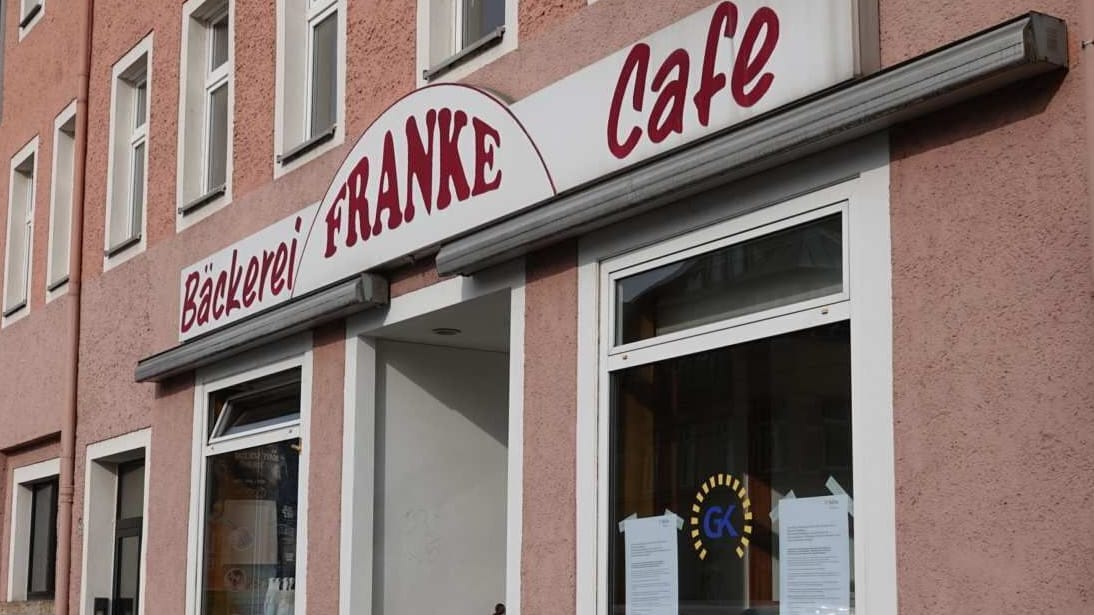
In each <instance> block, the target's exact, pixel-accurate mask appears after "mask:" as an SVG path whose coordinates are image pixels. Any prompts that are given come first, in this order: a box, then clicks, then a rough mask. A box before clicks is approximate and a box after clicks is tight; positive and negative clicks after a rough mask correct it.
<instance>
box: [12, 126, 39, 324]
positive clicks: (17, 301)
mask: <svg viewBox="0 0 1094 615" xmlns="http://www.w3.org/2000/svg"><path fill="white" fill-rule="evenodd" d="M37 161H38V137H35V138H34V139H33V140H31V142H30V143H28V144H27V145H26V146H25V147H24V148H23V149H22V150H21V151H20V152H19V153H18V154H16V155H15V157H14V158H12V160H11V182H10V187H9V197H8V234H7V244H6V245H7V250H6V252H5V261H4V262H5V271H4V319H5V324H6V323H7V322H10V321H9V320H8V319H11V318H13V317H15V316H18V315H22V314H25V313H26V312H27V308H28V304H29V299H30V297H29V289H30V271H31V254H32V247H33V240H34V176H35V175H36V172H37V168H38V166H37Z"/></svg>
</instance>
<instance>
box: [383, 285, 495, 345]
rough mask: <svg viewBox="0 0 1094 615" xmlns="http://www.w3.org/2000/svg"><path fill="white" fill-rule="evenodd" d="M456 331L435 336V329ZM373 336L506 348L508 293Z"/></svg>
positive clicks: (408, 322)
mask: <svg viewBox="0 0 1094 615" xmlns="http://www.w3.org/2000/svg"><path fill="white" fill-rule="evenodd" d="M437 329H441V330H445V329H448V330H451V329H457V330H459V333H458V334H455V335H438V334H437V333H436V332H435V330H437ZM375 335H376V337H379V338H383V339H390V340H398V341H403V342H414V343H419V344H432V345H434V346H454V347H458V348H474V349H477V350H491V351H495V352H508V351H509V292H508V291H506V292H500V293H495V294H492V295H486V296H485V297H479V298H477V299H472V300H470V301H464V302H463V303H458V304H456V305H453V306H450V307H447V308H444V309H442V310H437V311H436V312H430V313H428V314H424V315H422V316H418V317H417V318H411V319H410V320H405V321H403V322H399V323H396V324H393V325H390V326H388V327H384V328H383V329H381V330H379V331H377V332H376V334H375Z"/></svg>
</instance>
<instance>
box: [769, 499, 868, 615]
mask: <svg viewBox="0 0 1094 615" xmlns="http://www.w3.org/2000/svg"><path fill="white" fill-rule="evenodd" d="M848 512H849V506H848V499H847V496H844V495H838V496H826V497H819V498H796V499H784V500H782V501H781V502H779V587H780V588H781V591H780V594H781V595H780V596H779V612H780V613H781V615H837V614H838V615H846V614H847V613H850V611H851V541H850V540H849V537H848V518H847V515H848Z"/></svg>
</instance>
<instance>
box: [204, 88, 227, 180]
mask: <svg viewBox="0 0 1094 615" xmlns="http://www.w3.org/2000/svg"><path fill="white" fill-rule="evenodd" d="M208 144H209V151H208V153H207V156H208V158H207V159H208V161H209V168H208V176H207V177H206V188H207V189H208V190H212V189H213V188H216V187H218V186H223V185H224V181H225V178H226V177H227V164H228V84H227V83H225V84H224V85H221V86H220V87H218V88H217V89H215V90H213V91H212V92H211V93H210V94H209V142H208Z"/></svg>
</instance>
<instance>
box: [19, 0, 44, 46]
mask: <svg viewBox="0 0 1094 615" xmlns="http://www.w3.org/2000/svg"><path fill="white" fill-rule="evenodd" d="M45 11H46V0H20V3H19V40H23V37H24V36H26V35H27V33H28V32H30V29H31V28H33V27H34V25H35V24H37V23H38V22H39V21H41V20H42V14H43V13H45Z"/></svg>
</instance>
